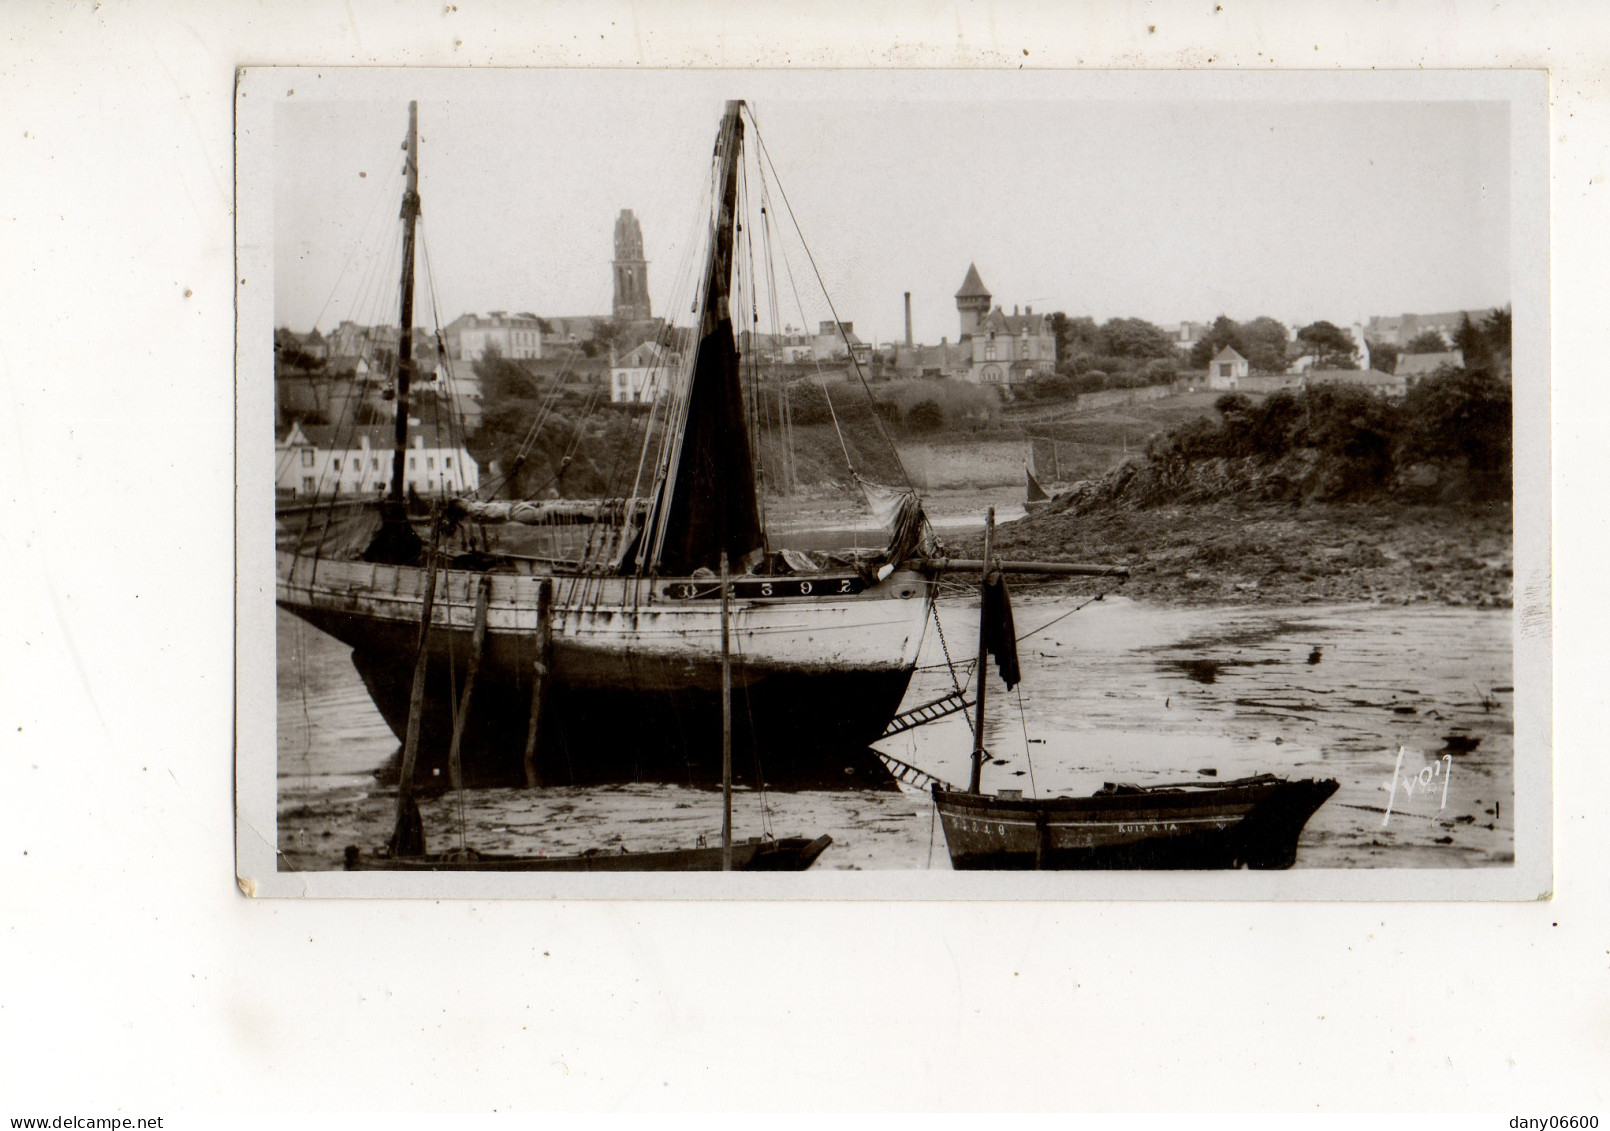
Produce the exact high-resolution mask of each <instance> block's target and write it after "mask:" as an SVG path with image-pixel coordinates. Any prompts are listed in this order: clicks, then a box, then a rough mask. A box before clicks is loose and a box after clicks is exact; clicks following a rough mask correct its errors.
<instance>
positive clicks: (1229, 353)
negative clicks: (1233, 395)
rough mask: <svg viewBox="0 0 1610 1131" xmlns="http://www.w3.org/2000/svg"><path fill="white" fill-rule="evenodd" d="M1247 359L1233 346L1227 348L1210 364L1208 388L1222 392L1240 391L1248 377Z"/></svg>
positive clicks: (1214, 357) (1215, 356)
mask: <svg viewBox="0 0 1610 1131" xmlns="http://www.w3.org/2000/svg"><path fill="white" fill-rule="evenodd" d="M1247 371H1248V367H1247V359H1246V358H1244V357H1242V356H1241V355H1240V354H1239V353H1237V352H1236V351H1235V349H1234V347H1232V346H1225V347H1224V348H1223V349H1221V350H1220V351H1219V352H1218V353H1216V354H1214V355H1213V360H1212V361H1211V362H1209V363H1208V388H1210V389H1218V390H1220V391H1229V390H1233V389H1239V388H1240V387H1241V382H1242V381H1243V380H1244V379H1245V378H1246V376H1247Z"/></svg>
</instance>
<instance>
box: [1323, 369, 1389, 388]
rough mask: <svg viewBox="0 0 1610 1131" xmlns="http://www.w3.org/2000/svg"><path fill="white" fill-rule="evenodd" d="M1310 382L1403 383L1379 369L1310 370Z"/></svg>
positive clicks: (1354, 383) (1349, 383)
mask: <svg viewBox="0 0 1610 1131" xmlns="http://www.w3.org/2000/svg"><path fill="white" fill-rule="evenodd" d="M1308 379H1309V380H1310V381H1336V382H1338V383H1341V384H1348V385H1401V384H1403V381H1402V380H1401V379H1400V378H1399V377H1396V376H1393V375H1392V374H1390V373H1382V372H1381V371H1380V370H1379V369H1310V370H1309V371H1308Z"/></svg>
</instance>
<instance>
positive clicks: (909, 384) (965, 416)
mask: <svg viewBox="0 0 1610 1131" xmlns="http://www.w3.org/2000/svg"><path fill="white" fill-rule="evenodd" d="M878 399H879V400H880V402H882V403H885V404H890V405H893V406H895V408H896V409H897V410H898V412H899V419H900V420H901V422H902V423H903V424H904V426H905V427H907V428H910V429H913V430H914V431H915V430H926V429H927V428H928V427H929V425H928V424H926V423H924V422H925V421H928V420H931V419H932V417H931V416H929V415H927V412H926V410H925V413H924V415H922V416H920V417H919V418H918V422H917V423H913V421H912V413H913V412H914V411H915V410H916V409H917V407H918V406H919V405H922V404H930V405H932V406H933V408H934V409H937V410H938V412H939V414H940V424H939V425H938V427H949V428H960V427H964V426H966V427H971V428H974V429H978V428H982V427H985V426H986V425H988V424H989V423H991V422H992V421H993V420H995V418H996V417H997V416H999V415H1000V411H1001V400H1000V395H999V393H998V392H997V391H996V390H995V389H993V388H990V387H986V386H983V385H975V384H973V383H972V382H970V381H959V380H956V379H954V378H949V377H940V378H921V379H918V380H914V381H891V382H890V383H889V384H888V385H886V386H884V387H883V388H882V389H881V390H880V394H879V398H878Z"/></svg>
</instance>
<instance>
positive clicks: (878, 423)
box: [749, 109, 916, 491]
mask: <svg viewBox="0 0 1610 1131" xmlns="http://www.w3.org/2000/svg"><path fill="white" fill-rule="evenodd" d="M749 121H750V123H751V124H752V125H753V126H754V128H755V141H756V142H757V143H758V144H759V146H760V153H761V156H762V157H764V158H765V159H766V164H767V166H769V167H770V168H771V175H772V179H773V180H774V181H776V182H777V192H778V194H779V195H780V196H781V197H782V198H783V207H784V208H785V209H787V211H788V219H789V221H790V222H791V223H792V224H793V225H794V232H795V233H796V234H797V235H798V236H799V243H800V247H801V248H803V249H804V251H805V258H806V259H807V260H808V261H809V262H810V265H811V271H812V272H813V273H814V274H815V276H816V284H817V286H819V287H821V288H822V297H823V298H824V299H825V300H826V301H827V309H828V313H830V314H832V316H833V326H834V328H835V329H836V330H838V332H839V336H840V337H841V338H843V339H844V348H845V349H846V350H847V351H848V352H849V355H850V364H851V366H852V367H853V368H854V370H855V376H856V378H857V380H859V381H860V382H861V388H862V390H863V391H864V392H865V393H866V395H867V399H868V400H869V401H873V402H876V399H877V398H875V397H873V395H872V387H871V386H870V385H868V384H867V379H866V374H864V373H863V372H862V371H861V363H860V362H859V361H858V360H856V357H855V350H854V349H851V348H850V338H849V334H848V333H847V332H846V331H845V329H844V323H843V322H842V321H841V320H840V319H839V312H838V309H837V308H836V307H835V306H834V305H833V296H832V295H830V294H828V292H827V283H826V282H825V281H824V280H823V279H822V272H821V269H820V268H818V267H817V265H816V256H815V255H813V254H812V253H811V247H810V244H808V243H807V242H806V241H805V233H804V232H803V231H801V230H800V226H799V218H798V217H796V216H795V215H794V206H793V204H792V203H791V202H790V201H789V199H788V190H787V189H785V188H784V187H783V183H782V180H781V178H779V177H778V175H777V166H776V165H775V164H774V163H773V162H772V159H771V152H770V150H768V149H767V148H766V139H765V138H764V137H762V136H761V133H760V123H759V122H757V121H755V114H754V111H753V110H752V109H751V110H750V111H749ZM872 423H873V425H874V426H875V427H876V428H877V430H878V435H879V436H881V437H882V438H883V442H884V443H885V444H887V445H888V447H889V451H890V453H891V454H892V455H893V456H894V462H895V466H896V467H898V468H899V469H900V477H901V478H902V479H904V480H905V483H906V489H907V490H909V491H915V490H916V486H915V485H914V484H913V483H912V481H911V475H910V473H908V472H907V471H906V465H905V461H903V460H902V459H901V458H900V449H899V448H898V447H896V446H895V443H894V439H893V438H892V437H891V436H890V435H889V432H888V429H886V428H885V427H884V426H883V420H882V418H881V417H879V415H878V414H877V412H876V411H874V412H873V413H872Z"/></svg>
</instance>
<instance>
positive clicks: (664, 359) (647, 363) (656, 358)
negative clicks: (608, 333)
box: [615, 342, 671, 369]
mask: <svg viewBox="0 0 1610 1131" xmlns="http://www.w3.org/2000/svg"><path fill="white" fill-rule="evenodd" d="M670 360H671V359H670V357H669V356H668V355H667V354H666V353H665V351H664V350H662V349H660V347H659V346H658V345H656V344H655V343H653V342H644V343H642V344H641V345H639V346H637V347H636V348H635V349H633V350H631V351H629V352H628V353H626V354H623V355H622V356H621V357H619V358H617V359H616V360H615V368H616V369H653V368H655V367H657V366H661V365H665V364H668V363H669V361H670Z"/></svg>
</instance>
